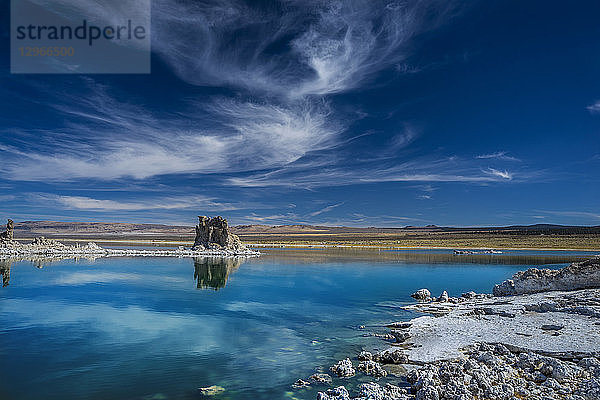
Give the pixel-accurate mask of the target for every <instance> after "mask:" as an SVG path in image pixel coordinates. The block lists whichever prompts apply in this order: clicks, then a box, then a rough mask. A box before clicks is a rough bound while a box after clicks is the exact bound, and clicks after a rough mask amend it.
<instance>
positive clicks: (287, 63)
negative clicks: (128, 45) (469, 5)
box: [0, 0, 456, 181]
mask: <svg viewBox="0 0 600 400" xmlns="http://www.w3.org/2000/svg"><path fill="white" fill-rule="evenodd" d="M63 2H64V3H65V4H67V5H69V6H71V7H76V8H78V9H85V10H87V11H88V12H90V13H93V15H96V16H97V17H98V18H100V19H104V20H105V21H106V22H107V23H109V22H111V21H112V19H113V18H114V15H115V13H114V12H111V9H110V7H109V6H106V5H99V4H98V3H97V2H94V1H74V0H63ZM455 5H456V3H454V2H447V1H437V0H423V1H419V2H415V3H410V4H400V3H394V2H379V1H375V2H373V1H363V0H354V1H349V2H329V1H319V0H316V1H308V2H305V1H296V0H291V1H288V2H286V4H285V7H286V12H285V13H281V12H280V11H279V10H275V9H274V8H272V7H262V6H260V5H254V6H249V5H247V4H246V3H244V2H241V1H237V0H225V1H218V2H217V1H208V2H203V3H189V2H179V1H175V0H158V1H156V2H154V3H153V11H152V12H153V16H152V17H153V35H152V41H153V42H152V46H153V49H154V51H155V52H156V53H157V54H158V55H159V56H160V57H161V58H162V59H163V60H164V61H165V62H166V63H167V64H168V65H169V66H170V67H171V68H172V69H173V71H174V72H175V73H176V74H177V75H178V76H179V77H180V78H181V79H182V80H184V81H185V82H187V83H190V84H193V85H202V86H219V87H225V88H228V89H232V90H234V91H236V93H238V94H243V95H241V96H233V97H229V98H227V97H216V98H215V97H211V98H209V99H202V100H199V99H195V100H193V101H190V102H189V104H187V107H183V106H182V107H180V108H179V109H178V110H177V111H176V112H171V113H169V112H163V111H160V112H159V111H151V110H149V109H147V108H145V107H144V106H142V105H139V104H138V105H133V104H129V103H123V102H119V101H117V100H116V98H117V96H119V93H111V91H110V90H109V89H107V88H105V87H103V86H101V85H98V84H96V83H94V82H93V81H92V80H91V79H88V93H85V94H83V95H82V94H78V95H76V96H73V97H69V96H64V93H61V96H57V95H54V98H53V99H52V101H49V102H48V103H49V104H54V105H55V108H56V110H57V111H58V112H60V113H61V114H62V115H63V116H64V119H65V121H67V122H66V125H65V126H64V127H63V128H59V129H54V130H52V132H44V131H37V132H35V131H27V132H26V131H24V130H18V129H14V130H11V134H13V135H14V136H16V137H22V138H23V139H25V138H26V137H32V136H36V138H39V139H40V140H38V141H36V142H35V144H33V143H32V142H30V143H29V146H30V148H28V149H27V151H22V149H20V148H19V147H18V146H4V147H3V148H1V149H0V152H1V153H3V163H4V171H3V172H4V176H5V177H6V178H8V179H12V180H22V181H70V180H78V179H79V180H81V179H86V178H87V179H90V178H91V179H100V180H118V179H122V178H129V177H131V178H135V179H139V180H144V179H148V178H151V177H155V176H160V175H169V174H190V173H198V174H221V173H223V172H226V173H229V174H235V173H244V172H252V171H258V170H265V169H280V168H283V167H285V166H287V165H290V164H292V163H294V162H296V161H298V160H300V159H301V158H302V157H305V156H306V155H308V154H311V153H314V152H318V151H322V150H326V149H334V148H336V146H339V145H342V144H343V143H344V139H342V138H341V136H340V135H341V133H342V132H343V131H344V129H345V128H346V127H347V126H348V124H349V123H350V122H351V120H350V119H348V118H342V117H345V116H344V115H342V114H340V113H339V112H338V110H335V109H332V108H331V106H330V104H329V103H328V99H327V96H328V95H331V94H334V93H340V92H345V91H349V90H352V89H355V88H356V87H358V86H361V87H363V86H364V83H365V82H367V81H368V80H369V79H370V78H371V77H372V76H373V75H374V74H375V73H377V72H378V71H381V70H382V69H385V68H388V67H393V66H395V65H397V64H398V63H400V62H402V61H403V60H404V59H405V58H406V57H407V55H408V54H410V50H409V48H410V46H409V44H410V42H411V40H412V38H413V37H414V36H415V35H416V34H418V33H422V32H424V31H427V30H431V29H435V28H436V27H438V26H440V25H441V24H443V23H444V22H445V21H446V20H448V19H449V18H450V17H451V16H452V15H453V13H454V12H455V10H456V7H455ZM121 11H122V10H121ZM126 11H127V13H128V15H135V13H136V8H135V7H131V8H130V9H127V10H126ZM181 37H185V38H186V39H185V40H180V39H181ZM241 37H243V38H244V40H230V39H231V38H241ZM284 43H285V44H287V45H288V46H283V47H282V46H281V44H284ZM273 46H278V47H281V48H283V49H284V51H282V52H278V54H276V55H275V54H273V53H272V51H270V50H269V49H271V48H272V47H273ZM286 49H287V50H286ZM247 94H250V95H249V96H248V95H247ZM340 121H344V122H340ZM408 133H410V132H408ZM412 138H413V135H412V134H407V133H404V134H402V135H398V136H397V137H396V138H394V143H392V145H391V146H388V148H391V149H394V148H398V147H401V146H405V145H407V144H408V143H410V141H411V140H412ZM335 162H336V160H335V159H334V158H333V157H329V158H328V165H329V166H332V165H334V164H335Z"/></svg>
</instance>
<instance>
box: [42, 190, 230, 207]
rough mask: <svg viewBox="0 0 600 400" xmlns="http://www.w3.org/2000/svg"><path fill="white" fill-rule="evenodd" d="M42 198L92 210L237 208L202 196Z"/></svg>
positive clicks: (64, 205) (49, 196)
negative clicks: (125, 198)
mask: <svg viewBox="0 0 600 400" xmlns="http://www.w3.org/2000/svg"><path fill="white" fill-rule="evenodd" d="M35 197H37V198H38V199H40V200H44V201H47V200H50V201H54V202H56V203H58V204H60V205H61V206H63V207H65V208H67V209H74V210H90V211H143V210H174V209H204V210H235V209H237V207H236V206H234V205H232V204H226V203H218V202H215V201H214V200H213V199H211V198H208V197H202V196H196V197H193V196H190V197H165V198H161V199H148V200H144V201H134V202H126V201H125V202H124V201H116V200H106V199H94V198H91V197H85V196H58V195H49V194H43V195H38V196H35Z"/></svg>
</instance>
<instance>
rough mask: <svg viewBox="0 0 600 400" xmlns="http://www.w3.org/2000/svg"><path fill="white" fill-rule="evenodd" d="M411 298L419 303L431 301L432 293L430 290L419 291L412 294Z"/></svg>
mask: <svg viewBox="0 0 600 400" xmlns="http://www.w3.org/2000/svg"><path fill="white" fill-rule="evenodd" d="M410 297H412V298H413V299H415V300H418V301H430V300H431V292H430V291H429V290H428V289H419V290H417V291H416V292H414V293H413V294H411V295H410Z"/></svg>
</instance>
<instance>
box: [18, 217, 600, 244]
mask: <svg viewBox="0 0 600 400" xmlns="http://www.w3.org/2000/svg"><path fill="white" fill-rule="evenodd" d="M232 232H234V233H236V234H238V235H240V236H243V237H248V238H251V237H258V236H267V237H268V236H286V235H307V236H311V235H315V236H317V235H318V236H330V235H331V236H333V235H342V236H344V235H365V236H373V235H385V236H387V235H394V234H399V235H405V234H408V233H415V234H417V233H420V234H426V233H443V232H448V233H475V232H489V233H492V232H493V233H500V234H502V233H506V234H523V235H531V234H586V233H593V234H598V233H600V226H564V225H550V224H537V225H515V226H506V227H471V228H469V227H465V228H457V227H439V226H436V225H427V226H425V227H415V226H407V227H401V228H377V227H368V228H355V227H343V226H338V227H330V226H314V225H276V226H270V225H238V226H233V227H232ZM15 236H16V237H33V236H47V237H81V238H85V237H90V238H91V237H95V238H102V237H106V238H125V237H128V238H148V239H149V238H180V239H186V240H187V239H192V238H193V237H194V227H193V226H178V225H161V224H132V223H105V222H57V221H23V222H17V223H15Z"/></svg>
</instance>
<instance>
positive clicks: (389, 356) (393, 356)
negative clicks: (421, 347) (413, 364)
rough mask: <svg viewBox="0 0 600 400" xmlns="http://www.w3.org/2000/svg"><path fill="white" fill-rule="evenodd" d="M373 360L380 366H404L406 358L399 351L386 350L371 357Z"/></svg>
mask: <svg viewBox="0 0 600 400" xmlns="http://www.w3.org/2000/svg"><path fill="white" fill-rule="evenodd" d="M373 359H374V360H375V361H377V362H380V363H382V364H406V363H407V362H408V357H407V356H406V354H404V352H403V351H402V350H400V349H394V348H392V349H388V350H384V351H382V352H379V353H377V354H375V355H374V356H373Z"/></svg>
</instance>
